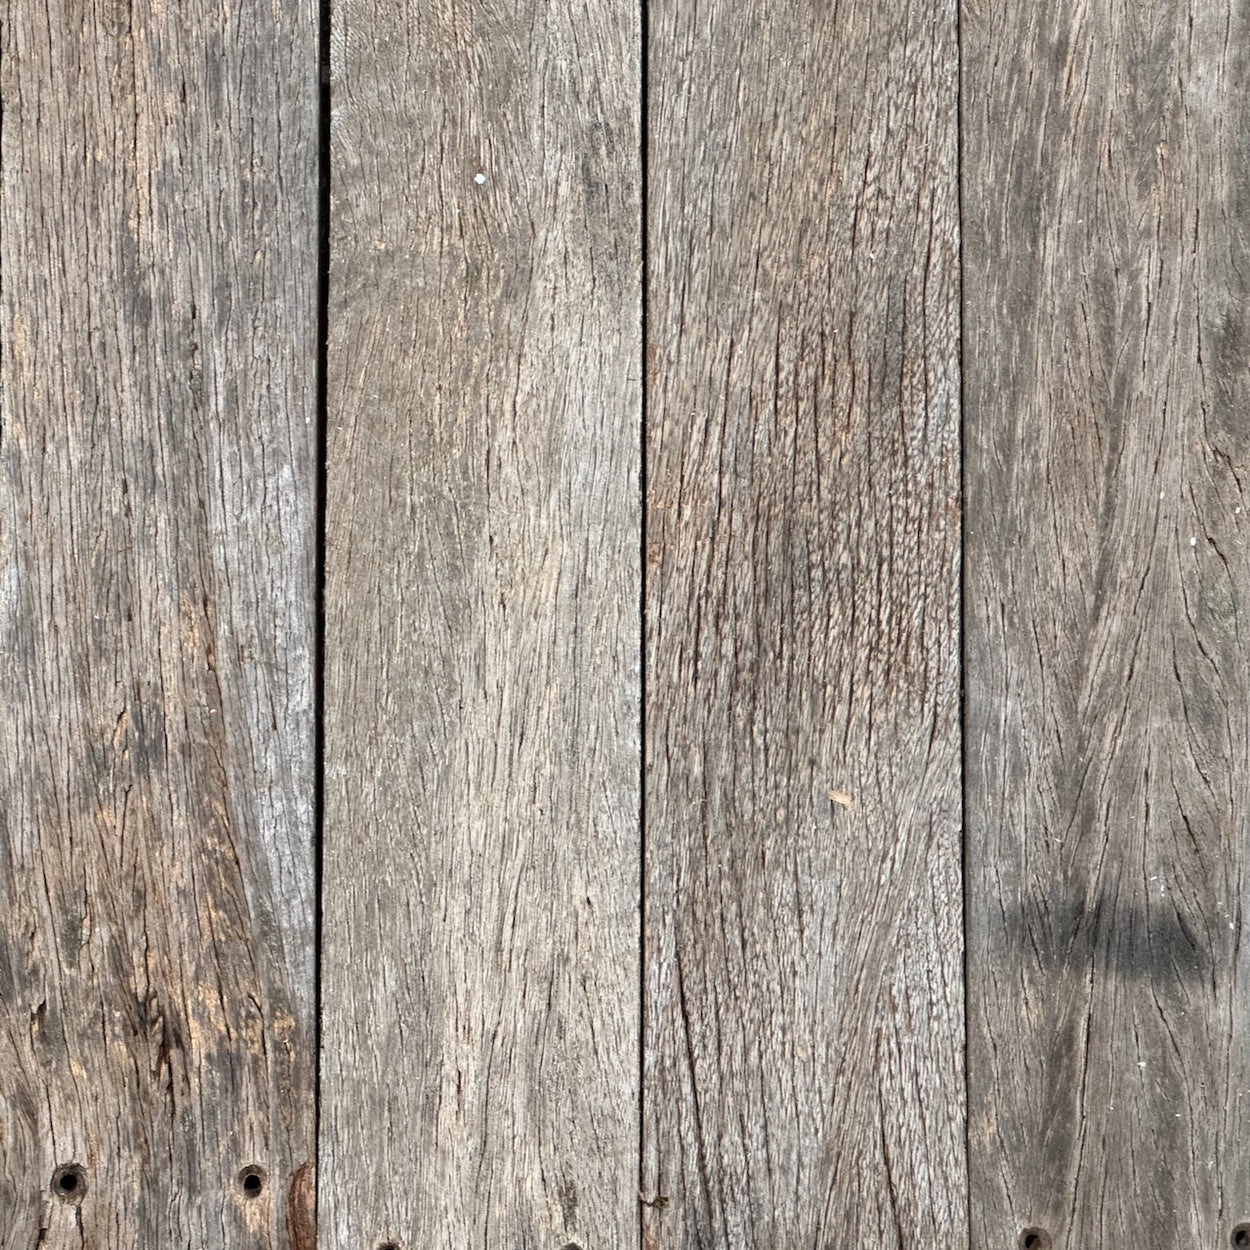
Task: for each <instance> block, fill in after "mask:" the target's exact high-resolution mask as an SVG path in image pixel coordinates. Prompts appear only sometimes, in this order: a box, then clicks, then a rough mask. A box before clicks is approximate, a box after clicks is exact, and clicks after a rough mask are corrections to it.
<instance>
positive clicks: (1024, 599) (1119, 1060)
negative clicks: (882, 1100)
mask: <svg viewBox="0 0 1250 1250" xmlns="http://www.w3.org/2000/svg"><path fill="white" fill-rule="evenodd" d="M963 28H964V79H963V80H964V112H963V116H964V161H965V166H964V173H965V177H964V188H965V190H964V204H965V212H964V224H965V238H964V257H965V264H966V274H965V281H966V288H965V290H966V309H967V320H966V334H967V339H966V361H967V447H966V457H967V483H968V495H967V517H968V522H967V526H968V528H967V544H968V551H967V591H968V604H967V611H968V640H967V644H968V666H967V698H968V719H967V759H968V775H967V794H968V847H969V856H970V860H969V881H968V899H969V913H970V914H969V933H970V950H969V966H970V974H969V992H970V993H969V1007H970V1100H971V1132H970V1143H971V1178H972V1194H973V1233H974V1236H973V1245H974V1247H985V1248H987V1250H988V1248H989V1247H1001V1246H1010V1245H1012V1244H1013V1242H1014V1240H1015V1239H1016V1238H1017V1236H1018V1235H1019V1234H1020V1233H1021V1231H1022V1230H1023V1229H1025V1228H1027V1227H1030V1226H1032V1227H1035V1228H1037V1229H1040V1230H1042V1231H1043V1232H1044V1233H1045V1234H1046V1235H1047V1236H1048V1237H1049V1238H1050V1239H1052V1240H1053V1243H1054V1245H1055V1246H1056V1247H1069V1248H1071V1250H1077V1248H1078V1247H1100V1246H1101V1247H1106V1246H1111V1245H1119V1246H1134V1247H1141V1248H1142V1250H1164V1248H1165V1247H1168V1248H1173V1247H1176V1246H1182V1245H1183V1246H1212V1247H1215V1246H1221V1245H1223V1246H1227V1245H1228V1244H1229V1238H1230V1234H1231V1232H1232V1229H1233V1226H1234V1225H1235V1223H1236V1222H1237V1221H1239V1220H1245V1219H1250V1136H1247V1134H1246V1131H1245V1119H1246V1115H1247V1112H1248V1111H1250V1000H1248V998H1247V992H1246V987H1247V978H1248V975H1250V964H1248V962H1247V960H1248V959H1250V954H1248V953H1247V948H1246V946H1245V944H1244V943H1243V941H1242V925H1243V923H1244V906H1245V903H1246V901H1247V895H1246V891H1247V884H1246V852H1247V820H1248V814H1247V803H1248V796H1250V667H1248V664H1247V661H1248V659H1250V656H1248V653H1247V635H1246V614H1245V612H1246V604H1247V594H1248V592H1250V563H1248V561H1247V547H1246V538H1247V534H1248V533H1250V516H1248V515H1247V507H1248V501H1247V498H1246V495H1245V493H1244V490H1245V483H1246V482H1247V480H1250V419H1248V418H1247V413H1248V412H1250V372H1248V366H1250V338H1248V337H1247V334H1246V318H1247V313H1248V312H1250V299H1248V297H1250V251H1248V246H1247V231H1248V229H1250V199H1248V198H1247V191H1248V188H1250V182H1248V177H1250V166H1248V165H1247V150H1246V145H1245V142H1246V141H1245V136H1246V134H1247V133H1248V132H1250V91H1248V90H1247V83H1248V82H1250V14H1248V13H1247V11H1246V9H1245V6H1244V5H1240V4H1232V3H1216V4H1209V5H1197V4H1188V3H1183V2H1182V0H1145V2H1144V3H1133V4H1127V3H1121V2H1119V0H1093V2H1092V3H1085V2H1084V0H1082V2H1080V3H1077V2H1075V0H1072V2H1069V0H1062V2H1061V3H1057V4H1054V5H1050V6H1031V5H1026V4H1009V5H1005V6H1004V5H995V4H991V3H988V2H982V0H967V4H966V7H965V11H964V24H963ZM1034 1236H1036V1237H1038V1238H1039V1243H1038V1244H1039V1245H1040V1244H1042V1243H1044V1241H1045V1238H1043V1237H1042V1235H1041V1233H1040V1232H1039V1233H1035V1234H1034Z"/></svg>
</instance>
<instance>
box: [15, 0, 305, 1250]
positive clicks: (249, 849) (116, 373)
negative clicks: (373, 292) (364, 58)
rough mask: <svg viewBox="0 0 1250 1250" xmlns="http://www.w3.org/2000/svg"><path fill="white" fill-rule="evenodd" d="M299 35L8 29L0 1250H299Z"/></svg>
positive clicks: (257, 27)
mask: <svg viewBox="0 0 1250 1250" xmlns="http://www.w3.org/2000/svg"><path fill="white" fill-rule="evenodd" d="M316 36H317V23H316V16H315V13H314V11H313V8H312V6H311V5H310V4H307V3H304V2H303V0H300V2H297V3H293V4H283V5H280V6H279V5H259V4H252V3H243V4H238V5H231V6H223V5H218V4H210V3H206V2H204V0H183V2H181V3H178V4H164V3H158V2H157V0H134V2H133V3H127V4H112V3H104V2H100V3H80V2H78V0H46V2H45V0H40V2H39V3H33V2H31V0H8V2H7V4H6V5H5V9H4V15H3V49H2V52H3V55H2V58H0V92H2V94H3V109H4V128H3V144H2V148H3V162H2V164H3V171H2V178H3V183H2V187H3V196H2V208H0V214H2V217H0V227H2V232H3V233H2V254H0V264H2V267H3V295H2V297H0V338H2V340H3V354H2V367H0V388H2V389H0V475H2V477H0V657H2V663H0V700H2V704H0V708H2V710H0V1245H3V1246H4V1247H14V1248H17V1247H21V1248H23V1250H27V1248H30V1247H34V1246H36V1245H41V1246H44V1247H49V1248H53V1250H55V1248H56V1247H70V1246H74V1247H78V1246H97V1247H108V1250H120V1248H125V1247H142V1248H144V1250H148V1248H150V1247H153V1246H193V1247H195V1248H196V1250H211V1248H212V1247H221V1248H222V1250H224V1248H225V1247H231V1248H232V1250H233V1248H235V1247H238V1246H241V1245H244V1244H246V1245H248V1246H272V1247H277V1246H292V1247H297V1248H299V1250H307V1247H309V1246H311V1245H312V1226H311V1220H312V1193H313V1184H312V1172H311V1169H312V1166H313V1160H314V1145H313V1092H314V1091H313V1077H312V1070H313V1062H312V1061H313V1053H312V1052H313V1047H312V1000H313V966H312V965H313V927H312V926H313V903H312V858H313V844H312V795H313V734H312V691H311V680H310V674H311V641H312V628H313V616H312V611H313V594H312V553H313V548H314V487H315V473H314V467H313V458H314V443H315V439H314V428H315V425H314V417H315V394H314V391H315V387H314V364H315V320H316V308H315V303H316V270H315V266H316V238H315V229H316V226H315V212H316V167H317V153H316V138H317V83H316V46H315V45H316ZM249 1167H252V1168H256V1169H259V1173H258V1175H259V1176H260V1180H259V1189H257V1188H256V1186H257V1184H258V1182H257V1181H250V1182H248V1185H250V1186H251V1188H248V1187H247V1186H245V1185H244V1182H243V1179H242V1178H241V1175H240V1173H241V1171H242V1170H243V1169H245V1168H249ZM65 1169H69V1171H68V1172H67V1171H66V1170H65ZM54 1172H55V1173H57V1176H58V1178H60V1177H68V1178H69V1179H68V1180H65V1181H64V1182H62V1181H61V1180H60V1179H58V1180H57V1181H55V1182H54Z"/></svg>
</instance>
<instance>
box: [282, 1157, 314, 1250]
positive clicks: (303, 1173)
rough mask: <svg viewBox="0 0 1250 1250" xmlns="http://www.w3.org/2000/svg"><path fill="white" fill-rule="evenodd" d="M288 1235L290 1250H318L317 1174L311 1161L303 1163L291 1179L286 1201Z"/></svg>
mask: <svg viewBox="0 0 1250 1250" xmlns="http://www.w3.org/2000/svg"><path fill="white" fill-rule="evenodd" d="M286 1233H287V1245H288V1246H289V1247H290V1250H316V1246H317V1173H316V1171H315V1170H314V1168H313V1165H312V1162H311V1161H306V1162H304V1163H301V1164H300V1166H299V1167H298V1168H296V1170H295V1175H294V1176H292V1177H291V1184H290V1186H289V1187H288V1189H287V1200H286Z"/></svg>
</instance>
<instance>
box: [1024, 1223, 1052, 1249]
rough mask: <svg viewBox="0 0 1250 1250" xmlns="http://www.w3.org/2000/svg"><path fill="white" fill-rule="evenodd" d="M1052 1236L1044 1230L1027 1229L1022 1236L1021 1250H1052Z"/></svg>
mask: <svg viewBox="0 0 1250 1250" xmlns="http://www.w3.org/2000/svg"><path fill="white" fill-rule="evenodd" d="M1050 1244H1051V1243H1050V1234H1049V1233H1048V1232H1047V1231H1046V1230H1045V1229H1044V1228H1026V1229H1025V1230H1024V1232H1022V1233H1021V1234H1020V1250H1050Z"/></svg>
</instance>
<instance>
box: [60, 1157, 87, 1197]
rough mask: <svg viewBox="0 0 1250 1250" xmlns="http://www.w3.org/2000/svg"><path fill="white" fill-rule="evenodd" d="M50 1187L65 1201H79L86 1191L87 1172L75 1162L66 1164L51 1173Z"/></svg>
mask: <svg viewBox="0 0 1250 1250" xmlns="http://www.w3.org/2000/svg"><path fill="white" fill-rule="evenodd" d="M52 1189H53V1191H54V1192H55V1193H56V1196H57V1197H58V1198H61V1199H63V1200H64V1201H65V1202H79V1201H81V1200H82V1196H83V1194H85V1193H86V1192H87V1174H86V1172H84V1171H83V1170H82V1168H81V1167H79V1166H78V1164H77V1163H69V1164H66V1166H65V1167H63V1168H57V1170H56V1171H55V1172H54V1173H53V1174H52Z"/></svg>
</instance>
